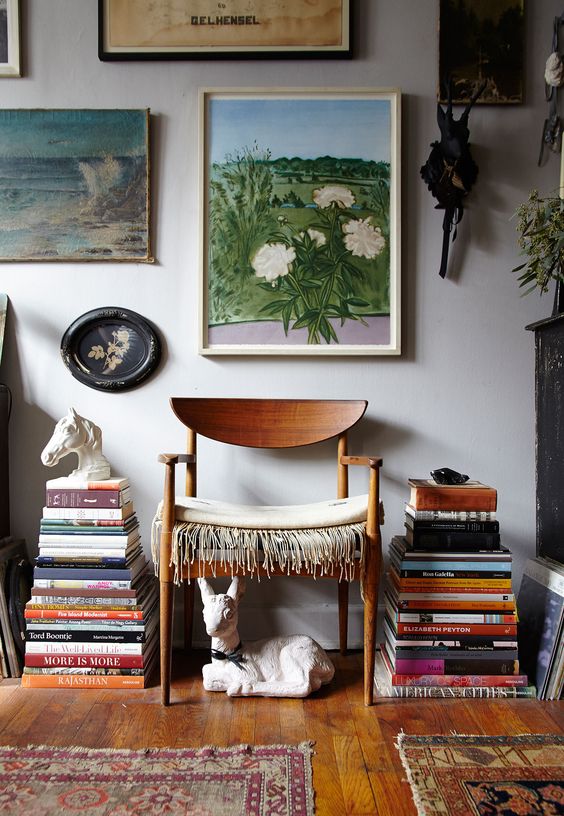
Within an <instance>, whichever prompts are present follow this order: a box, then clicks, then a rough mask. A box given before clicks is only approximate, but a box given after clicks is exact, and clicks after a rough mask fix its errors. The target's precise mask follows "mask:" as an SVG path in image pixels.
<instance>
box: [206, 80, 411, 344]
mask: <svg viewBox="0 0 564 816" xmlns="http://www.w3.org/2000/svg"><path fill="white" fill-rule="evenodd" d="M200 116H201V150H200V156H201V173H200V182H201V199H202V205H201V212H202V218H203V222H202V241H201V245H202V253H201V256H202V257H201V277H202V286H201V344H200V351H201V353H202V354H209V355H212V354H295V355H296V354H316V355H327V354H329V355H336V354H339V355H343V354H348V355H352V354H357V355H358V354H399V352H400V248H399V247H400V242H399V225H400V213H399V207H400V194H399V191H400V170H399V163H400V162H399V147H400V92H399V91H398V90H395V89H392V90H370V89H362V90H350V89H346V90H345V89H298V90H291V89H282V90H281V89H263V90H261V89H217V90H213V89H211V90H203V91H202V92H201V95H200Z"/></svg>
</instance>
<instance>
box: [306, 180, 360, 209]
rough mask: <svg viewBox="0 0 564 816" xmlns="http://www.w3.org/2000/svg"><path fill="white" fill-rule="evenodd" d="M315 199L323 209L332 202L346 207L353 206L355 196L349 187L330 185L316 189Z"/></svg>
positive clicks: (343, 207)
mask: <svg viewBox="0 0 564 816" xmlns="http://www.w3.org/2000/svg"><path fill="white" fill-rule="evenodd" d="M313 200H314V201H315V203H316V204H317V206H318V207H320V208H321V209H322V210H325V209H327V207H330V206H331V204H336V205H337V206H338V207H341V208H342V209H345V208H346V207H352V205H353V204H354V202H355V197H354V195H353V194H352V193H351V191H350V190H349V189H348V188H347V187H340V186H338V185H328V186H327V187H320V188H319V189H318V190H314V191H313Z"/></svg>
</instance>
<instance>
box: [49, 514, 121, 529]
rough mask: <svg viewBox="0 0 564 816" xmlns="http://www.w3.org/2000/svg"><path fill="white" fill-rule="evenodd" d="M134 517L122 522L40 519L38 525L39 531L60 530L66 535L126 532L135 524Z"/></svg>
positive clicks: (84, 519) (117, 520) (85, 519)
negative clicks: (91, 532) (112, 531)
mask: <svg viewBox="0 0 564 816" xmlns="http://www.w3.org/2000/svg"><path fill="white" fill-rule="evenodd" d="M135 523H136V521H135V516H129V518H128V519H127V520H126V521H124V519H94V518H82V519H58V518H42V519H41V522H40V524H39V529H40V530H45V532H48V531H49V530H61V531H65V532H68V533H74V532H77V533H81V532H83V531H86V530H92V531H94V532H95V531H97V530H104V531H108V530H110V531H111V530H126V529H130V528H131V527H132V526H133V524H135Z"/></svg>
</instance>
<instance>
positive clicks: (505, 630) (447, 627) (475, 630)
mask: <svg viewBox="0 0 564 816" xmlns="http://www.w3.org/2000/svg"><path fill="white" fill-rule="evenodd" d="M396 631H397V633H398V635H462V636H464V635H474V636H475V635H492V636H493V637H500V636H504V635H505V636H509V635H511V636H512V637H513V636H514V637H516V636H517V624H515V623H513V624H510V623H502V624H496V623H459V624H453V623H435V624H430V623H398V624H397V628H396Z"/></svg>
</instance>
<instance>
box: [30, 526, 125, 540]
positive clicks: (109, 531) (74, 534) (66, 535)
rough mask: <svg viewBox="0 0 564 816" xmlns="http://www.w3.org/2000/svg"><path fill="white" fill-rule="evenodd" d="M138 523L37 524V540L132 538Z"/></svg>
mask: <svg viewBox="0 0 564 816" xmlns="http://www.w3.org/2000/svg"><path fill="white" fill-rule="evenodd" d="M138 528H139V524H138V523H136V524H134V525H133V524H128V525H127V527H124V525H123V524H121V525H120V526H119V527H117V526H114V527H87V526H86V525H83V526H82V527H68V528H65V527H59V526H56V525H55V524H52V525H47V526H45V525H44V524H40V525H39V541H40V543H41V542H45V543H47V544H49V543H50V542H52V541H73V542H74V541H104V540H106V539H107V540H110V539H113V538H119V537H123V538H133V537H134V533H135V532H136V531H137V530H138Z"/></svg>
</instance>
